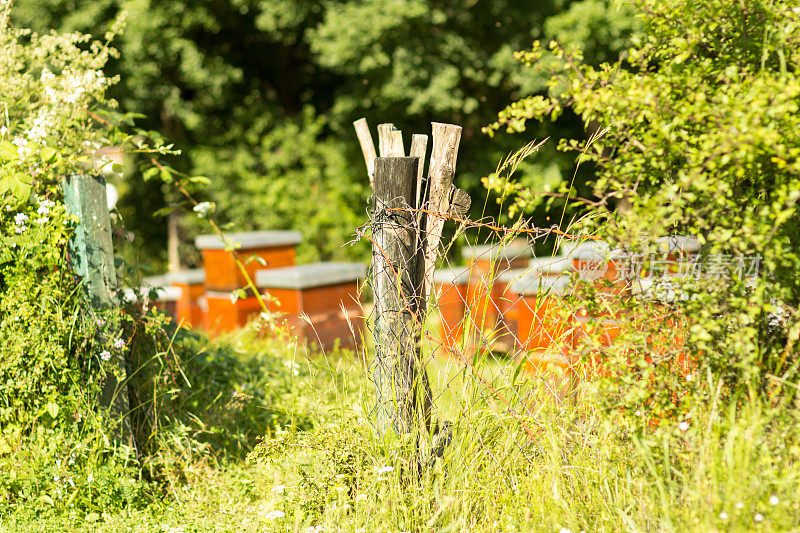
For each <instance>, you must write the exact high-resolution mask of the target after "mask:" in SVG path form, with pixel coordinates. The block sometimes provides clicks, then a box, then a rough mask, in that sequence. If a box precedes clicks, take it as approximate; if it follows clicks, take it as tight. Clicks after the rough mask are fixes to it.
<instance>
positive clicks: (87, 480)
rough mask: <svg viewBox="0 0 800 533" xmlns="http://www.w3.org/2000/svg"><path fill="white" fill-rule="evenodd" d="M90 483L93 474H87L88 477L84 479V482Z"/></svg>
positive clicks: (92, 479)
mask: <svg viewBox="0 0 800 533" xmlns="http://www.w3.org/2000/svg"><path fill="white" fill-rule="evenodd" d="M92 481H94V474H89V477H87V478H86V482H87V483H91V482H92Z"/></svg>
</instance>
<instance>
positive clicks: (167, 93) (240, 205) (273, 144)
mask: <svg viewBox="0 0 800 533" xmlns="http://www.w3.org/2000/svg"><path fill="white" fill-rule="evenodd" d="M627 10H628V8H627V7H625V6H624V5H621V4H617V3H616V2H611V1H604V0H581V1H576V2H569V1H564V0H548V1H545V2H531V1H528V2H516V1H509V0H503V1H493V2H461V1H458V2H456V1H446V2H433V1H428V0H389V1H377V0H364V1H362V0H359V1H355V0H349V1H324V0H323V1H320V0H315V1H305V0H303V1H300V0H279V1H275V0H269V1H265V0H222V1H215V2H203V1H197V0H170V1H166V0H91V1H90V0H44V1H42V0H17V2H16V3H15V8H14V12H13V17H14V19H15V20H16V21H17V22H18V23H19V24H21V25H23V26H29V27H32V28H34V29H37V30H39V31H47V30H48V29H49V28H57V29H60V30H79V31H82V32H86V33H90V34H92V35H95V36H102V35H103V34H104V33H105V32H106V30H107V29H108V28H109V27H110V26H111V25H114V24H118V23H119V22H120V21H121V20H122V19H124V21H125V30H124V33H123V34H122V35H121V36H120V37H119V38H118V40H117V41H116V46H117V47H118V48H119V49H120V51H121V54H120V57H119V58H118V59H117V60H116V61H114V62H112V63H111V64H110V65H109V71H110V72H113V73H116V74H119V75H120V83H119V84H118V85H117V86H116V87H114V88H113V89H112V91H111V96H113V97H114V98H116V99H117V100H118V101H119V103H120V106H121V108H122V110H123V111H135V112H137V113H142V114H143V115H145V117H146V118H144V119H142V120H141V121H140V124H141V125H143V126H144V127H146V128H149V129H152V130H157V131H159V132H161V133H163V134H164V136H165V137H166V139H168V140H169V142H174V143H176V145H177V146H178V147H179V148H181V149H182V150H183V153H184V155H185V156H188V157H185V158H182V161H184V162H180V161H178V162H175V163H174V164H175V165H177V166H179V167H181V169H182V170H185V171H187V172H191V173H194V174H201V175H205V176H208V177H209V178H210V179H211V185H210V187H209V189H208V190H207V192H206V194H207V196H208V198H207V199H209V200H212V201H214V202H216V203H217V206H218V210H217V214H218V215H219V216H220V217H221V219H222V220H223V221H230V222H231V223H232V225H233V226H234V227H236V228H238V229H250V228H254V227H262V228H287V227H295V228H298V229H301V230H302V231H303V232H304V235H305V241H306V246H305V247H304V248H303V249H302V250H301V253H302V255H304V256H305V257H306V258H313V257H315V256H316V257H335V256H348V255H350V256H353V255H361V254H362V253H363V250H360V249H358V248H356V249H353V248H342V247H341V244H342V242H345V241H347V240H348V236H349V235H350V234H351V232H352V229H353V227H354V226H356V225H358V221H361V220H363V219H364V213H363V210H364V205H365V201H366V198H367V197H368V195H369V191H368V183H367V178H366V171H365V169H364V166H363V160H361V156H360V154H359V153H358V148H357V143H356V142H355V140H354V136H353V130H352V126H351V123H352V121H353V120H355V119H356V118H359V117H360V116H366V117H367V119H368V120H369V121H370V124H372V125H373V126H374V125H376V124H378V123H380V122H393V123H395V124H396V125H397V126H398V127H399V128H401V129H403V131H404V133H405V135H406V136H410V134H411V133H426V132H429V128H430V125H429V123H430V122H431V121H434V120H435V121H440V122H452V123H457V124H460V125H462V126H463V127H464V139H463V142H462V149H461V155H460V157H459V171H458V176H457V181H458V183H459V185H460V186H461V187H463V188H465V189H466V190H468V191H469V192H471V193H472V194H473V196H474V197H477V198H476V199H475V200H476V201H474V202H473V204H474V205H475V209H476V210H479V211H482V210H483V206H484V202H483V201H482V197H483V196H485V191H483V190H482V188H481V185H480V178H481V177H482V176H484V175H486V174H488V173H490V172H491V171H492V170H493V169H494V167H495V166H496V164H497V161H498V160H499V159H500V158H501V157H502V156H503V155H505V154H506V153H507V152H508V151H510V150H511V149H512V148H513V146H514V145H515V144H516V143H517V142H518V140H517V139H508V138H502V137H501V138H496V139H493V140H490V139H488V138H487V137H486V136H484V135H481V133H480V130H481V127H482V126H484V125H485V124H487V123H488V122H490V121H491V120H492V117H493V116H494V115H495V113H496V112H497V110H498V109H500V108H501V107H502V106H504V105H505V103H506V102H508V101H509V100H510V99H512V98H517V97H519V96H521V95H524V94H528V93H530V92H531V91H534V92H542V91H546V90H547V89H546V86H545V81H546V77H545V76H542V75H541V74H537V73H535V72H530V71H526V70H524V69H521V68H520V66H519V64H518V62H517V61H516V60H515V59H514V57H513V52H514V51H515V50H518V49H522V48H526V47H529V46H530V43H531V42H532V41H533V40H534V39H537V38H543V37H544V36H545V35H548V36H557V37H559V36H564V37H565V38H567V39H569V40H570V42H574V43H575V44H579V45H581V46H583V47H585V48H586V54H587V55H586V57H587V58H588V60H590V61H592V62H598V63H599V62H600V61H604V60H608V59H615V58H616V57H617V55H618V52H619V51H620V50H621V49H622V48H624V46H625V44H626V43H627V41H628V39H629V36H630V35H631V34H632V33H633V32H634V31H635V22H634V19H633V18H631V17H629V16H628V11H627ZM582 131H583V127H582V125H581V123H580V121H579V120H576V118H575V117H574V116H573V115H571V114H567V115H566V116H565V117H562V118H561V119H560V120H559V121H558V122H557V123H555V124H549V125H546V126H542V127H540V128H536V129H534V130H532V131H530V132H529V133H528V135H530V136H531V137H538V138H543V137H546V136H548V135H554V134H570V133H571V134H574V135H579V134H581V133H582ZM520 171H521V172H522V174H523V177H524V178H525V179H526V180H527V183H529V184H530V185H531V186H532V187H538V188H555V187H556V186H557V184H558V183H559V182H560V181H561V179H562V175H563V176H567V177H571V176H572V161H571V159H570V158H568V157H564V156H563V154H559V153H558V152H556V151H555V149H554V146H550V145H547V146H545V147H544V149H543V150H542V151H541V152H540V153H539V156H538V157H537V158H536V161H531V162H528V163H526V165H525V166H523V167H522V168H521V169H520ZM584 177H585V176H584V175H581V176H580V179H579V180H578V185H580V184H581V183H582V181H583V178H584ZM123 189H124V191H123V193H124V194H123V198H122V201H121V212H122V214H123V216H124V218H125V220H126V222H127V224H128V226H129V229H131V231H132V232H133V233H134V234H137V235H138V236H140V237H141V239H140V240H141V241H143V242H142V243H141V244H142V245H143V246H144V248H145V249H146V251H147V253H146V255H147V256H149V257H150V258H151V259H155V260H156V261H157V260H159V259H161V260H163V257H164V248H165V247H164V242H165V232H166V229H165V227H166V224H153V223H152V220H151V218H150V213H152V212H153V211H155V210H157V209H158V208H159V207H163V206H164V205H165V204H166V203H167V202H169V201H172V200H173V198H170V197H169V193H168V191H167V190H165V187H164V186H163V185H161V184H156V183H154V182H150V183H144V182H143V181H142V180H141V177H140V176H138V174H137V172H136V171H135V170H131V171H130V176H129V177H128V179H126V180H125V183H124V185H123ZM162 189H164V190H162ZM143 205H145V206H148V209H141V206H143ZM491 205H492V203H491V202H490V203H489V206H490V207H489V209H490V210H491V209H492V208H491ZM541 215H542V213H541V211H540V212H539V213H538V216H539V217H540V218H541ZM184 220H185V222H184V224H183V227H184V232H183V238H184V241H186V242H191V236H192V233H193V232H194V231H195V229H194V227H193V226H192V224H191V217H184ZM187 251H188V248H187Z"/></svg>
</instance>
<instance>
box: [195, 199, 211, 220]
mask: <svg viewBox="0 0 800 533" xmlns="http://www.w3.org/2000/svg"><path fill="white" fill-rule="evenodd" d="M213 209H214V204H213V203H211V202H200V203H199V204H197V205H196V206H194V207H193V208H192V211H194V212H195V213H197V216H199V217H200V218H206V217H207V216H208V214H209V213H211V211H212V210H213Z"/></svg>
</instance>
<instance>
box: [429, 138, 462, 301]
mask: <svg viewBox="0 0 800 533" xmlns="http://www.w3.org/2000/svg"><path fill="white" fill-rule="evenodd" d="M432 129H433V146H432V148H431V161H430V164H429V165H428V201H427V204H426V208H427V210H428V211H429V212H428V225H427V239H426V241H427V242H426V249H425V287H426V288H425V291H426V296H428V295H430V291H431V288H432V286H433V272H434V270H435V269H436V259H437V258H438V255H439V241H440V239H441V238H442V229H443V228H444V222H445V220H446V218H447V217H448V215H456V216H463V215H464V214H465V213H466V212H467V211H468V210H469V204H470V201H469V196H468V195H467V194H466V193H465V192H464V191H462V190H460V189H456V188H455V187H454V186H453V178H454V177H455V172H456V161H457V159H458V146H459V144H460V143H461V126H456V125H454V124H441V123H439V122H434V123H432Z"/></svg>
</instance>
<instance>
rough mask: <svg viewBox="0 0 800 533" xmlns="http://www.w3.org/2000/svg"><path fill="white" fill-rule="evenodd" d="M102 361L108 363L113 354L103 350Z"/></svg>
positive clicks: (101, 353)
mask: <svg viewBox="0 0 800 533" xmlns="http://www.w3.org/2000/svg"><path fill="white" fill-rule="evenodd" d="M100 359H102V360H103V361H108V360H109V359H111V352H109V351H108V350H103V351H102V352H100Z"/></svg>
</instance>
